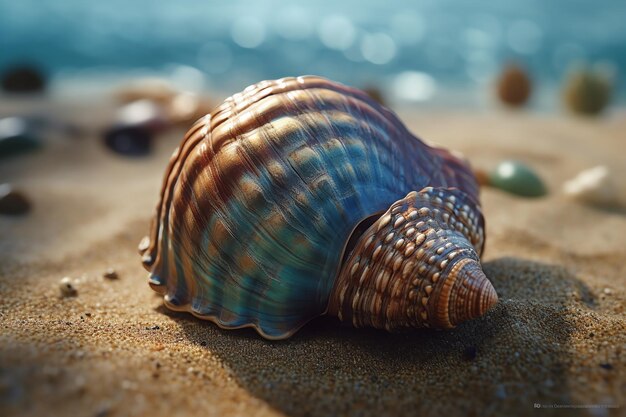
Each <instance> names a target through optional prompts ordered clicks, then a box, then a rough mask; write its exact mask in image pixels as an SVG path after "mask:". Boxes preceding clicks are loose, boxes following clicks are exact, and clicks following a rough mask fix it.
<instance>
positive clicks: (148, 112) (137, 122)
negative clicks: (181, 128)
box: [115, 100, 168, 133]
mask: <svg viewBox="0 0 626 417" xmlns="http://www.w3.org/2000/svg"><path fill="white" fill-rule="evenodd" d="M115 121H116V123H117V124H118V125H120V126H127V127H130V126H134V127H142V128H144V129H146V130H148V131H149V132H153V133H155V132H159V131H161V130H163V129H165V128H166V127H168V121H167V115H166V113H165V110H164V108H163V107H162V106H161V105H159V104H157V103H155V102H153V101H151V100H137V101H133V102H132V103H128V104H126V105H124V106H122V107H120V108H119V109H118V111H117V116H116V120H115Z"/></svg>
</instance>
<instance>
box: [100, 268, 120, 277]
mask: <svg viewBox="0 0 626 417" xmlns="http://www.w3.org/2000/svg"><path fill="white" fill-rule="evenodd" d="M102 276H103V277H104V278H106V279H118V278H119V276H118V275H117V272H116V271H115V269H113V268H109V269H107V270H106V271H104V274H102Z"/></svg>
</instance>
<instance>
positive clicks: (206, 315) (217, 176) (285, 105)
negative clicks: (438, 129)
mask: <svg viewBox="0 0 626 417" xmlns="http://www.w3.org/2000/svg"><path fill="white" fill-rule="evenodd" d="M426 186H433V187H455V188H459V189H461V190H463V192H465V193H466V194H467V199H468V201H471V202H472V204H477V201H478V199H477V197H478V187H477V184H476V181H475V179H474V176H473V174H472V172H471V170H470V168H469V166H468V165H467V164H466V163H465V162H464V161H462V160H461V159H459V158H457V157H455V156H453V155H452V154H451V153H449V152H448V151H446V150H443V149H438V148H435V147H431V146H428V145H426V144H425V143H423V142H422V141H420V140H419V139H417V138H416V137H415V136H413V135H412V134H411V133H409V132H408V130H407V129H406V128H405V126H404V125H403V124H402V123H401V122H400V120H399V119H398V118H397V117H396V116H395V115H394V114H393V113H392V112H390V111H389V110H387V109H386V108H384V107H382V106H380V105H379V104H378V103H376V102H374V101H373V100H371V99H370V98H369V97H368V96H367V95H366V94H364V93H363V92H360V91H359V90H356V89H353V88H350V87H346V86H344V85H341V84H338V83H334V82H332V81H329V80H326V79H323V78H320V77H314V76H305V77H297V78H284V79H280V80H276V81H264V82H261V83H259V84H256V85H254V86H251V87H248V88H247V89H246V90H244V91H243V92H242V93H239V94H235V95H234V96H232V97H230V98H228V99H226V101H225V102H224V103H223V104H222V105H221V106H219V107H218V108H217V109H216V110H215V111H214V112H213V113H211V114H210V115H207V116H205V117H204V118H202V119H200V120H199V121H198V122H196V123H195V124H194V125H193V126H192V127H191V129H190V130H189V132H188V133H187V135H186V136H185V138H184V139H183V141H182V143H181V144H180V146H179V147H178V148H177V149H176V151H175V152H174V154H173V155H172V158H171V159H170V162H169V165H168V167H167V169H166V172H165V178H164V181H163V186H162V188H161V198H160V201H159V203H158V204H157V208H156V215H155V217H154V219H153V221H152V225H151V230H150V235H149V237H148V238H147V239H144V240H143V241H142V243H141V244H140V253H141V254H142V261H143V265H144V267H145V268H146V269H147V270H148V271H149V272H150V278H149V279H150V281H149V282H150V285H151V286H152V288H153V289H154V290H155V291H157V292H159V293H160V294H163V295H164V298H165V303H166V305H167V306H168V307H169V308H171V309H174V310H183V311H188V312H191V313H192V314H194V315H196V316H198V317H200V318H203V319H207V320H211V321H213V322H215V323H217V324H218V325H219V326H221V327H224V328H239V327H254V328H255V329H256V330H257V331H258V332H259V333H260V334H261V335H263V336H264V337H266V338H270V339H281V338H286V337H289V336H290V335H292V334H293V333H294V332H296V331H297V330H298V329H299V328H300V327H301V326H302V325H304V324H305V323H306V322H307V321H309V320H311V319H313V318H315V317H317V316H319V315H320V314H323V313H324V312H325V311H326V309H327V307H328V303H329V297H330V294H331V291H332V288H333V286H334V285H335V281H336V277H337V275H338V272H339V270H340V268H341V261H342V255H343V252H342V249H343V248H344V246H345V245H346V242H348V240H349V238H350V236H351V234H352V232H353V230H354V228H355V227H356V226H357V225H358V224H359V223H360V222H361V221H362V220H363V219H364V218H367V217H369V216H371V215H372V214H374V213H381V212H384V211H385V210H387V209H388V208H389V206H390V205H391V204H393V203H394V202H395V201H396V200H397V199H398V198H399V197H401V196H403V195H406V194H407V193H408V192H409V191H412V190H421V189H422V188H424V187H426Z"/></svg>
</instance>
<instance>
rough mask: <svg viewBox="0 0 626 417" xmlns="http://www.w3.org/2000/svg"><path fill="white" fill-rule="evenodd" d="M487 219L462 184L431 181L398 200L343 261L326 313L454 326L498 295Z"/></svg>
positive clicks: (383, 323) (376, 322) (381, 323)
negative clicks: (490, 275) (488, 271)
mask: <svg viewBox="0 0 626 417" xmlns="http://www.w3.org/2000/svg"><path fill="white" fill-rule="evenodd" d="M483 244H484V220H483V216H482V214H481V213H480V210H479V209H478V207H477V206H476V205H475V204H473V202H472V201H471V200H470V198H469V196H467V195H465V194H464V193H463V192H461V191H459V190H457V189H451V188H432V187H427V188H424V189H423V190H422V191H420V192H419V193H418V192H410V193H409V194H408V195H407V196H406V197H405V198H403V199H402V200H399V201H397V202H396V203H394V204H393V205H392V206H391V207H390V208H389V210H388V211H387V212H386V213H384V214H383V215H382V216H380V218H379V219H378V220H377V221H375V222H374V223H373V224H372V225H371V226H370V227H369V228H368V229H367V230H366V231H365V232H364V233H363V234H362V235H361V236H360V238H359V240H358V242H357V243H356V245H355V247H354V249H353V250H352V252H351V253H350V254H349V255H348V257H347V259H346V261H345V262H344V263H343V265H342V268H341V272H340V274H339V277H338V278H337V281H336V284H335V287H334V288H333V293H332V295H331V298H330V304H329V308H328V314H331V315H337V316H338V317H339V318H340V319H341V320H342V321H350V322H352V324H353V325H354V326H356V327H363V326H372V327H376V328H384V329H387V330H390V331H392V330H397V329H401V328H406V327H434V328H451V327H454V326H456V325H457V324H459V323H461V322H463V321H466V320H469V319H472V318H476V317H479V316H482V315H483V314H485V312H486V311H487V310H489V309H490V308H491V307H492V306H493V305H494V304H495V303H496V302H497V300H498V296H497V294H496V292H495V290H494V288H493V286H492V285H491V283H490V282H489V280H488V279H487V277H486V276H485V274H484V273H483V271H482V268H481V266H480V254H481V253H482V249H483Z"/></svg>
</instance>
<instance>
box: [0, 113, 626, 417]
mask: <svg viewBox="0 0 626 417" xmlns="http://www.w3.org/2000/svg"><path fill="white" fill-rule="evenodd" d="M53 104H54V103H47V104H46V103H44V104H41V106H43V107H45V105H49V106H53ZM11 105H13V104H11V103H8V104H7V103H5V104H3V105H2V110H3V112H4V113H7V112H8V111H9V110H10V106H11ZM53 108H57V109H58V108H59V107H58V106H57V107H54V106H53ZM59 111H62V112H64V113H65V114H71V115H72V117H73V118H75V119H76V120H82V121H89V123H91V121H92V120H95V121H96V122H97V121H99V122H102V121H103V120H105V119H106V115H107V114H110V112H111V109H110V108H108V107H106V106H103V105H101V104H95V103H87V102H85V103H69V104H67V103H66V105H65V106H64V108H63V109H62V110H59ZM399 114H400V116H401V118H402V119H403V120H405V121H406V122H407V124H408V125H409V127H410V128H411V129H412V130H413V131H414V132H416V133H418V134H419V135H420V136H421V137H423V138H426V139H428V140H430V141H433V142H437V143H439V144H442V145H445V146H448V147H451V148H453V149H457V150H459V151H461V152H463V153H464V154H465V155H466V156H467V157H468V158H469V159H470V160H472V161H473V162H474V163H475V164H476V165H478V166H481V167H484V168H490V167H493V166H494V165H495V164H496V163H497V161H499V160H501V159H505V158H515V159H519V160H522V161H525V162H527V163H529V164H532V165H533V166H534V167H535V168H536V169H537V171H538V172H539V173H540V174H541V176H542V177H543V178H544V179H545V181H546V182H547V185H548V186H549V188H550V194H549V195H548V196H547V197H545V198H540V199H523V198H518V197H514V196H511V195H508V194H505V193H502V192H499V191H497V190H492V189H485V190H483V192H482V202H483V208H484V212H485V217H486V220H487V246H486V254H485V257H484V269H485V272H486V274H487V276H488V277H489V278H490V279H491V280H492V282H493V284H494V286H495V288H496V290H497V292H498V294H499V296H500V302H499V304H498V305H497V307H496V308H495V309H493V310H492V311H491V312H489V313H488V314H487V315H486V316H485V317H484V318H481V319H478V320H474V321H472V322H469V323H465V324H463V325H460V326H459V327H458V328H456V329H454V330H452V331H446V332H438V331H415V332H410V333H402V334H388V333H386V332H382V331H377V330H371V329H353V328H350V327H345V326H342V325H341V324H340V323H339V322H338V321H337V320H336V319H333V318H321V319H318V320H316V321H314V322H312V323H310V324H309V325H307V326H305V327H304V328H303V329H302V330H301V331H300V332H298V333H297V334H296V335H295V336H294V337H293V338H291V339H289V340H287V341H281V342H268V341H266V340H263V339H262V338H260V337H259V336H258V335H257V334H256V333H255V332H254V331H252V330H249V329H246V330H238V331H225V330H221V329H219V328H217V327H216V326H215V325H213V324H211V323H209V322H203V321H201V320H198V319H195V318H193V317H191V316H190V315H188V314H182V313H172V312H170V311H168V310H167V309H165V308H164V307H163V305H162V300H161V299H160V298H159V297H158V296H157V295H155V294H154V293H153V292H152V291H151V290H150V288H149V287H148V285H147V282H146V275H147V273H146V272H145V271H144V270H143V268H142V267H141V264H140V258H139V256H138V254H137V252H136V246H137V243H138V242H139V240H140V239H141V237H142V236H144V235H145V234H146V233H147V231H148V222H149V219H150V217H151V215H152V211H153V207H154V205H155V203H156V200H157V196H158V189H159V186H160V182H161V175H162V172H163V170H164V168H165V163H166V161H167V159H168V157H169V154H170V153H171V152H172V150H173V149H174V147H175V146H176V145H177V143H178V141H179V138H180V137H181V136H182V134H183V131H181V130H177V131H171V132H170V133H168V134H167V135H165V136H163V137H160V138H159V140H158V142H157V149H156V150H155V152H154V153H153V155H151V156H150V157H147V158H143V159H134V160H128V159H124V158H120V157H118V156H115V155H112V154H110V153H108V152H107V151H106V150H105V149H104V148H103V147H102V145H101V143H100V142H99V140H98V138H97V135H96V134H95V132H96V130H95V129H94V131H93V132H91V133H90V134H89V135H88V137H86V138H84V139H82V140H80V139H77V140H70V139H67V138H62V137H59V138H55V137H51V138H49V139H50V143H49V145H48V146H47V147H46V149H44V150H42V151H41V152H38V153H35V154H31V155H24V156H20V157H16V158H12V159H9V160H6V159H5V160H2V161H1V162H0V178H1V179H2V181H7V182H12V183H14V184H15V185H18V186H19V187H21V188H22V189H23V190H24V191H25V192H26V193H27V194H28V195H29V196H31V198H32V201H33V204H34V209H33V211H32V212H31V213H30V214H28V215H26V216H23V217H14V218H9V217H0V294H1V295H2V301H1V302H0V327H1V329H2V331H1V335H0V415H2V416H27V415H28V416H98V417H104V416H133V415H150V416H166V415H168V416H169V415H202V416H294V417H298V416H330V415H354V416H386V415H401V416H409V415H448V416H456V415H459V416H460V415H470V416H479V415H480V416H483V415H541V416H548V415H591V416H605V415H610V416H612V415H626V408H625V407H626V404H625V403H624V393H625V392H626V375H625V372H624V365H625V364H626V358H625V354H626V318H625V311H624V306H625V297H626V265H625V262H624V261H625V260H626V211H622V210H602V209H598V208H592V207H587V206H583V205H580V204H577V203H573V202H571V201H569V200H567V199H565V198H564V197H563V196H562V195H561V193H560V187H561V184H562V182H563V181H564V180H566V179H568V178H570V177H573V176H574V175H575V174H576V173H577V172H578V171H580V170H582V169H585V168H589V167H592V166H595V165H597V164H607V165H609V166H610V167H611V168H613V169H614V170H615V171H616V173H617V176H618V178H619V179H621V180H622V181H626V175H625V172H624V171H625V170H626V164H624V160H625V159H624V155H623V150H624V146H626V145H625V143H624V140H625V139H626V137H625V136H624V132H626V118H625V117H624V116H623V113H622V115H613V116H612V117H604V118H601V119H597V120H588V119H576V118H573V117H571V116H567V115H551V116H545V115H538V114H533V113H530V112H521V113H515V112H506V111H501V110H489V111H479V110H475V111H471V112H460V111H459V112H455V111H445V112H444V111H425V110H419V111H417V110H410V109H405V110H404V111H401V112H399ZM96 122H94V123H96ZM94 126H97V123H96V124H95V125H94ZM107 268H114V269H115V270H116V271H117V273H118V274H119V279H117V280H109V279H106V278H103V273H104V272H105V271H106V269H107ZM65 276H68V277H71V278H72V279H75V280H76V282H75V285H76V287H77V289H78V295H77V296H76V297H71V298H61V297H60V292H59V281H60V279H61V278H62V277H65ZM536 404H537V405H539V406H540V407H542V408H540V409H537V408H535V407H536ZM553 404H556V405H557V406H562V407H587V406H589V407H592V408H549V407H552V405H553ZM602 405H604V406H608V407H612V408H603V407H601V406H602Z"/></svg>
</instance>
